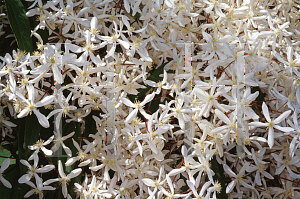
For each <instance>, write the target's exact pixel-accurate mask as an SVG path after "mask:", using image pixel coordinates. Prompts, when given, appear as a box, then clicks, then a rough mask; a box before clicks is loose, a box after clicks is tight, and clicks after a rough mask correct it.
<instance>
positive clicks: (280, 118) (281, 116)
mask: <svg viewBox="0 0 300 199" xmlns="http://www.w3.org/2000/svg"><path fill="white" fill-rule="evenodd" d="M290 113H291V110H289V111H285V112H284V113H282V114H281V115H280V116H279V117H278V118H276V119H275V120H274V123H275V124H278V123H280V122H282V121H283V120H284V119H285V118H286V117H288V116H289V114H290Z"/></svg>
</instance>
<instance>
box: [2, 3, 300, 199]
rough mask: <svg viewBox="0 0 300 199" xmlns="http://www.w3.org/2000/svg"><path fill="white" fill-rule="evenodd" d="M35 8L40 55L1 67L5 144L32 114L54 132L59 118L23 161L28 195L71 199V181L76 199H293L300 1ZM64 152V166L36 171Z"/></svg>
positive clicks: (299, 139) (299, 103)
mask: <svg viewBox="0 0 300 199" xmlns="http://www.w3.org/2000/svg"><path fill="white" fill-rule="evenodd" d="M28 1H29V0H28ZM30 1H31V2H33V3H32V5H31V6H30V7H29V11H28V12H27V13H26V15H27V16H28V17H33V16H37V18H38V23H37V26H36V27H35V29H34V30H32V36H33V37H35V38H37V39H38V41H39V42H38V43H37V51H35V52H34V53H32V54H30V53H24V52H22V51H13V52H12V55H10V54H6V55H5V56H4V57H0V58H1V60H2V64H1V71H0V76H1V84H0V86H1V90H0V93H1V109H0V114H1V115H0V124H1V129H2V133H1V137H2V145H12V144H13V141H11V140H14V134H13V129H14V128H15V127H16V125H15V124H14V123H13V122H11V121H10V119H9V118H14V120H16V119H18V118H23V117H26V116H28V115H31V114H32V113H33V114H35V115H36V117H37V119H38V122H39V124H40V125H41V126H43V127H44V128H49V127H50V126H51V127H52V126H53V125H52V124H51V123H49V121H50V120H51V121H53V117H55V124H54V126H55V128H54V129H55V130H54V133H53V136H51V137H49V138H47V139H48V140H47V141H43V140H39V141H38V142H37V143H36V144H34V145H30V146H28V148H29V149H30V150H32V154H31V156H30V157H29V159H28V161H32V160H33V166H32V165H31V163H29V162H28V161H26V160H19V161H20V162H21V163H22V164H23V165H25V166H26V167H28V169H29V171H28V172H27V174H24V175H23V176H21V177H20V179H19V180H18V182H19V183H26V184H28V185H29V186H31V187H32V190H31V191H29V192H28V193H27V194H26V195H25V196H24V197H29V196H31V195H32V194H34V193H35V194H38V195H39V198H43V196H44V194H43V192H46V191H47V192H48V191H49V192H50V191H53V190H54V189H55V187H57V186H54V184H55V183H57V184H59V186H61V191H62V194H63V196H64V198H72V197H71V194H70V193H69V192H70V190H68V188H67V187H68V186H70V185H71V183H70V181H71V179H72V178H76V177H78V176H81V177H82V180H81V181H77V182H75V183H74V182H73V181H72V183H73V186H75V187H76V189H75V192H76V194H77V197H80V198H125V199H129V198H135V199H141V198H150V199H154V198H169V199H171V198H207V199H208V198H217V194H220V193H221V191H222V190H225V192H226V193H227V194H228V197H229V198H246V197H248V198H250V197H251V198H276V197H277V196H278V197H279V196H280V198H292V197H294V198H298V197H300V191H299V188H297V184H298V183H299V180H298V179H300V169H299V167H300V149H299V148H300V136H299V132H300V127H299V124H298V120H299V119H298V118H299V117H298V114H299V112H300V110H299V107H300V87H299V81H298V79H299V77H300V70H299V67H300V55H299V51H300V47H299V46H300V40H299V38H300V37H299V36H300V23H299V20H300V12H299V10H300V3H299V2H298V1H289V0H284V1H283V0H282V1H264V0H251V1H250V0H245V1H225V0H220V1H218V0H214V1H210V0H187V1H183V0H164V1H159V0H157V1H152V0H146V1H142V0H120V1H111V0H106V1H97V0H67V1H63V0H50V1H42V0H30ZM41 29H42V30H47V31H49V35H50V37H49V41H44V40H43V39H42V37H41V36H40V34H39V30H41ZM53 41H55V42H56V43H51V42H53ZM191 55H192V56H191ZM54 104H55V108H54ZM45 109H46V110H47V111H48V110H50V111H48V112H47V114H45V111H42V110H45ZM92 112H93V113H97V114H93V116H92V118H93V120H94V122H95V128H96V131H97V132H96V133H91V132H87V131H86V129H87V128H86V126H87V125H89V124H87V123H86V122H85V118H86V117H88V116H90V115H91V114H92ZM8 115H9V116H8ZM64 118H66V119H65V122H66V123H74V122H76V123H79V124H80V126H81V128H80V130H81V132H80V133H81V135H82V136H81V137H80V138H79V137H76V136H74V135H75V132H72V133H70V134H68V135H66V133H65V132H62V131H61V127H62V122H61V121H62V120H63V119H64ZM83 135H85V136H83ZM67 140H72V145H67V144H65V143H64V142H66V141H67ZM79 140H81V142H80V143H78V142H79ZM31 144H33V143H31ZM51 144H52V148H51V147H50V146H51ZM60 146H62V147H63V149H64V151H65V153H66V155H67V156H69V158H68V159H67V160H66V161H63V160H59V161H58V162H53V164H54V165H57V166H54V165H53V164H49V165H46V166H43V167H41V168H38V166H39V163H38V162H39V157H44V155H46V156H51V155H53V154H54V153H55V152H56V151H57V150H58V149H59V148H60ZM71 147H73V148H76V150H75V152H77V154H74V150H73V151H72V150H71V149H70V148H71ZM72 152H73V153H72ZM213 159H214V160H215V163H212V160H213ZM216 162H217V163H218V164H219V165H221V166H220V169H221V170H224V175H223V176H222V178H221V179H218V178H217V177H216V176H217V175H216V172H217V171H216V170H214V169H213V164H216ZM8 165H9V161H8V160H5V161H4V162H3V164H2V166H1V169H0V180H1V182H2V183H3V184H4V185H5V186H6V187H8V188H11V184H10V183H9V182H8V181H7V180H5V178H3V177H2V172H3V171H4V170H5V169H6V168H7V167H8ZM74 165H75V166H74ZM64 166H65V167H70V166H73V167H72V168H73V169H72V170H69V172H68V173H69V174H66V173H65V172H64ZM214 166H216V165H214ZM54 168H57V170H56V172H57V178H51V177H50V178H49V176H48V177H47V178H44V175H39V174H41V173H47V172H50V171H51V170H53V169H54ZM45 176H47V175H45ZM221 180H222V183H223V184H225V187H222V186H224V185H222V183H221ZM43 181H44V182H43ZM50 184H51V185H53V186H49V185H50Z"/></svg>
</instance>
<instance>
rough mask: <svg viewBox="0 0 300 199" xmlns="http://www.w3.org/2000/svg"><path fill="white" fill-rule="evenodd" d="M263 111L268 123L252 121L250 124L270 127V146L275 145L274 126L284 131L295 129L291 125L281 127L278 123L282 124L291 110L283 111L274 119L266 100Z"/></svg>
mask: <svg viewBox="0 0 300 199" xmlns="http://www.w3.org/2000/svg"><path fill="white" fill-rule="evenodd" d="M262 112H263V114H264V116H265V118H266V120H267V123H262V122H251V123H250V124H249V125H250V126H255V127H260V126H265V127H268V129H269V131H268V144H269V146H270V148H272V147H273V145H274V128H276V129H278V130H280V131H284V132H289V131H293V129H292V128H291V127H281V126H279V125H278V124H280V123H281V122H282V121H283V120H284V119H285V118H286V117H288V115H289V114H290V113H291V110H289V111H285V112H284V113H282V114H281V115H280V116H279V117H278V118H276V119H272V120H271V118H270V114H269V110H268V107H267V105H266V103H265V102H263V105H262Z"/></svg>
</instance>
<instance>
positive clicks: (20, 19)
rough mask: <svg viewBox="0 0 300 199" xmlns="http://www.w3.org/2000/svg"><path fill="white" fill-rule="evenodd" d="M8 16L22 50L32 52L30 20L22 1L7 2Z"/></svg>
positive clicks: (10, 0) (9, 0)
mask: <svg viewBox="0 0 300 199" xmlns="http://www.w3.org/2000/svg"><path fill="white" fill-rule="evenodd" d="M5 4H6V8H7V16H8V20H9V23H10V26H11V28H12V30H13V32H14V35H15V38H16V40H17V43H18V46H19V49H20V50H23V51H26V52H32V51H33V48H32V38H31V37H30V34H31V29H30V23H29V19H28V17H27V16H26V10H25V8H24V6H23V4H22V2H21V1H20V0H6V1H5Z"/></svg>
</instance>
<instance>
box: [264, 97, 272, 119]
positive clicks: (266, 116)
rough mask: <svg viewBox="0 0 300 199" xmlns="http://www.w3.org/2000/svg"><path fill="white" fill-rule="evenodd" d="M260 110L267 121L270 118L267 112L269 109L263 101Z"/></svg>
mask: <svg viewBox="0 0 300 199" xmlns="http://www.w3.org/2000/svg"><path fill="white" fill-rule="evenodd" d="M262 112H263V114H264V116H265V118H266V119H267V121H268V122H270V121H271V118H270V114H269V109H268V107H267V105H266V103H265V102H263V105H262Z"/></svg>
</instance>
